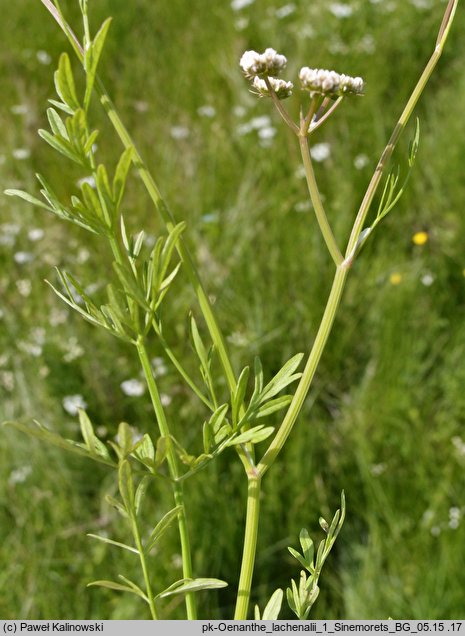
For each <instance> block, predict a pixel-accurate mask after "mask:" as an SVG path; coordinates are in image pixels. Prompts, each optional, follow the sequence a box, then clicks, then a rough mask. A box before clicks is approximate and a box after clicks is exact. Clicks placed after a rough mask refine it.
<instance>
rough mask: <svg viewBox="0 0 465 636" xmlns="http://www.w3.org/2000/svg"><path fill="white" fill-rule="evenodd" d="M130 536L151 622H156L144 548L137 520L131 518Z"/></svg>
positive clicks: (155, 609)
mask: <svg viewBox="0 0 465 636" xmlns="http://www.w3.org/2000/svg"><path fill="white" fill-rule="evenodd" d="M131 521H132V524H131V525H132V534H133V537H134V540H135V542H136V547H137V551H138V552H139V560H140V565H141V568H142V574H143V577H144V582H145V590H146V592H147V598H148V603H149V607H150V613H151V615H152V618H153V620H155V621H156V620H158V613H157V608H156V606H155V598H154V594H153V591H152V584H151V583H150V574H149V569H148V566H147V559H146V558H145V552H144V546H143V544H142V539H141V536H140V531H139V526H138V525H137V519H135V518H133V519H132V520H131Z"/></svg>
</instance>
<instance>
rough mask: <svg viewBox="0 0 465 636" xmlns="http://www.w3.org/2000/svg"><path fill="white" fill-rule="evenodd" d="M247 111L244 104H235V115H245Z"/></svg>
mask: <svg viewBox="0 0 465 636" xmlns="http://www.w3.org/2000/svg"><path fill="white" fill-rule="evenodd" d="M246 113H247V108H245V107H244V106H234V108H233V115H234V116H235V117H244V115H245V114H246Z"/></svg>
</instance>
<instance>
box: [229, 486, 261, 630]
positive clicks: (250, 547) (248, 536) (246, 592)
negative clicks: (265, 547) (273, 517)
mask: <svg viewBox="0 0 465 636" xmlns="http://www.w3.org/2000/svg"><path fill="white" fill-rule="evenodd" d="M260 492H261V478H260V477H249V480H248V488H247V513H246V524H245V535H244V550H243V553H242V565H241V574H240V577H239V589H238V592H237V599H236V611H235V614H234V620H247V611H248V609H249V599H250V590H251V587H252V577H253V571H254V565H255V553H256V550H257V535H258V522H259V519H260Z"/></svg>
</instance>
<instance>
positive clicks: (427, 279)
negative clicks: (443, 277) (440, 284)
mask: <svg viewBox="0 0 465 636" xmlns="http://www.w3.org/2000/svg"><path fill="white" fill-rule="evenodd" d="M421 282H422V285H424V286H425V287H431V285H432V284H433V283H434V276H433V274H431V273H430V272H428V273H426V274H423V276H422V277H421Z"/></svg>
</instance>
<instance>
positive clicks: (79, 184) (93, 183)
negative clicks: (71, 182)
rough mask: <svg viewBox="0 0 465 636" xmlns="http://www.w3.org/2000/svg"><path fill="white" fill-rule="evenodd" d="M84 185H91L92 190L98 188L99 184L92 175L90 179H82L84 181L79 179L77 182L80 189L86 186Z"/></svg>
mask: <svg viewBox="0 0 465 636" xmlns="http://www.w3.org/2000/svg"><path fill="white" fill-rule="evenodd" d="M84 183H87V185H90V187H91V188H94V190H95V188H96V186H97V184H96V183H95V179H94V177H93V176H92V175H90V176H88V177H82V179H78V180H77V181H76V185H77V186H78V187H79V188H80V187H81V186H82V185H84Z"/></svg>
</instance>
